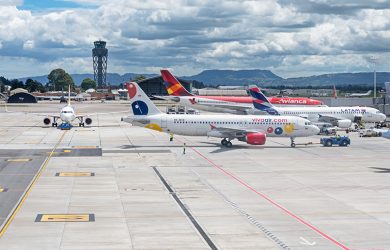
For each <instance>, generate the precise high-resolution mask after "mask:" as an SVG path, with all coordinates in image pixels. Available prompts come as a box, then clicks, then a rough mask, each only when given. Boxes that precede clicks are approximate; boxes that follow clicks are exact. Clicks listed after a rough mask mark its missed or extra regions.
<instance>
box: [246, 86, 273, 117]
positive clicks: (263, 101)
mask: <svg viewBox="0 0 390 250" xmlns="http://www.w3.org/2000/svg"><path fill="white" fill-rule="evenodd" d="M249 94H250V95H251V96H252V100H253V106H254V107H255V108H256V109H258V110H261V111H265V112H267V113H268V114H270V115H279V113H278V111H277V110H276V109H274V106H273V105H272V104H271V103H270V102H269V101H268V99H267V97H266V96H265V95H264V94H263V93H262V92H261V91H260V90H259V88H250V89H249Z"/></svg>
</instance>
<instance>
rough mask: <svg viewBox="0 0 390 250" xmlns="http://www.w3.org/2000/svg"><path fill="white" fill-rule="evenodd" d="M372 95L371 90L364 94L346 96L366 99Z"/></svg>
mask: <svg viewBox="0 0 390 250" xmlns="http://www.w3.org/2000/svg"><path fill="white" fill-rule="evenodd" d="M371 93H372V90H369V91H367V92H366V93H352V94H349V95H347V96H348V97H366V96H370V95H371Z"/></svg>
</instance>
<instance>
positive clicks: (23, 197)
mask: <svg viewBox="0 0 390 250" xmlns="http://www.w3.org/2000/svg"><path fill="white" fill-rule="evenodd" d="M66 132H67V131H66V130H64V133H63V134H62V136H61V137H60V139H59V140H58V142H57V144H56V145H55V146H54V148H53V149H52V151H51V152H50V154H49V156H48V157H47V158H46V160H45V161H44V162H43V164H42V167H41V168H40V169H39V171H38V173H37V174H36V175H35V177H34V179H33V181H32V182H31V183H30V185H29V186H28V188H27V189H26V192H25V193H24V195H23V196H22V199H21V200H20V202H19V204H18V205H17V206H16V208H15V209H14V211H13V212H12V214H11V216H10V217H9V218H8V220H7V222H6V223H5V224H4V226H3V228H2V229H1V230H0V238H1V237H2V236H3V235H4V233H5V231H6V230H7V228H8V227H9V225H10V224H11V222H12V221H13V220H14V218H15V216H16V214H17V213H18V212H19V210H20V209H21V207H22V205H23V203H24V201H25V200H26V199H27V196H28V194H29V193H30V192H31V189H32V187H33V186H34V184H35V182H37V180H38V179H39V177H40V176H41V174H42V172H43V170H45V168H46V166H47V164H48V163H49V161H50V159H51V157H52V156H53V154H54V151H55V150H56V149H57V147H58V146H59V145H60V143H61V141H62V139H63V138H64V136H65V134H66Z"/></svg>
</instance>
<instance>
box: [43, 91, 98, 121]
mask: <svg viewBox="0 0 390 250" xmlns="http://www.w3.org/2000/svg"><path fill="white" fill-rule="evenodd" d="M68 88H69V91H68V104H67V105H66V106H65V107H63V108H62V109H61V111H60V115H59V116H56V115H52V116H48V117H45V118H44V119H43V123H44V124H45V125H49V124H50V123H51V126H52V127H57V126H58V123H57V122H58V120H61V121H62V123H65V124H69V125H71V124H72V122H73V121H74V120H76V119H78V120H79V127H84V126H85V124H87V125H90V124H91V123H92V119H91V118H90V117H87V118H85V119H84V116H82V115H76V113H75V111H74V109H73V107H72V106H71V105H70V86H69V87H68ZM50 117H51V118H52V119H53V122H51V119H50Z"/></svg>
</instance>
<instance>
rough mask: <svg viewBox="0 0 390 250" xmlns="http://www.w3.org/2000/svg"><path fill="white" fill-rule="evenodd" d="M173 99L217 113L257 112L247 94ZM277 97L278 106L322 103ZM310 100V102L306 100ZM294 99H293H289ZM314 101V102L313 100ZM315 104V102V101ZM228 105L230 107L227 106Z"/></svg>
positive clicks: (182, 103)
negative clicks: (238, 107)
mask: <svg viewBox="0 0 390 250" xmlns="http://www.w3.org/2000/svg"><path fill="white" fill-rule="evenodd" d="M172 98H174V99H173V100H178V101H179V103H180V105H183V106H186V107H191V108H193V109H197V110H204V111H210V112H218V113H230V114H241V115H242V114H257V113H258V112H257V111H256V110H254V109H253V104H252V99H251V97H249V96H177V97H172ZM275 98H279V99H278V102H277V103H278V104H276V105H278V106H285V105H287V104H288V105H289V106H296V105H297V106H302V105H312V106H315V104H314V103H316V102H318V105H321V104H322V103H321V102H319V101H316V100H312V99H309V98H299V100H298V99H297V98H295V99H291V98H287V97H275ZM307 99H308V100H310V104H307V103H309V101H308V100H307ZM289 100H290V101H289ZM291 100H294V101H291ZM313 101H316V102H313ZM316 104H317V103H316ZM237 105H239V106H241V107H246V108H247V109H246V110H245V111H243V109H239V110H237V109H235V108H234V106H237ZM229 106H230V107H229Z"/></svg>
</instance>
